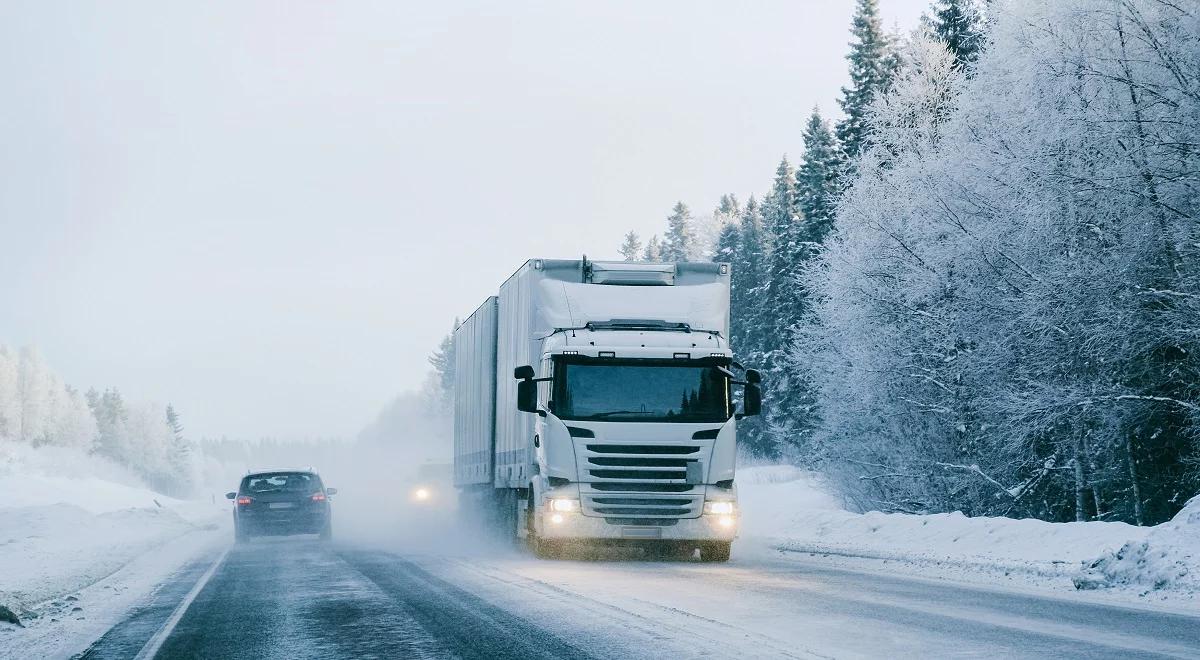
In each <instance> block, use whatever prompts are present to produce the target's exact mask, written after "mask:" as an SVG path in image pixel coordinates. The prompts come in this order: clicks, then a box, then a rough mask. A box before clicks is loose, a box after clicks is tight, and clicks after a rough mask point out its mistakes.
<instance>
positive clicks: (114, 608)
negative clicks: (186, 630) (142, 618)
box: [0, 446, 228, 656]
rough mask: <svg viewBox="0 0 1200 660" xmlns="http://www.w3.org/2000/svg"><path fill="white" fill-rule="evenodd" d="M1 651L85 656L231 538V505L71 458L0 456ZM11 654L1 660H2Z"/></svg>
mask: <svg viewBox="0 0 1200 660" xmlns="http://www.w3.org/2000/svg"><path fill="white" fill-rule="evenodd" d="M0 493H4V494H5V495H4V498H3V499H0V606H4V607H6V608H8V609H9V610H11V611H12V612H14V613H16V615H17V616H18V617H19V618H20V619H21V622H22V625H24V626H25V628H24V629H22V628H18V627H15V626H11V625H7V624H0V647H2V646H11V647H14V648H15V647H18V646H20V647H21V648H25V649H26V650H29V649H31V648H32V649H38V648H44V649H46V650H47V651H49V650H51V649H62V648H74V649H75V650H80V648H81V645H86V644H87V642H89V641H91V639H92V638H94V637H95V636H98V635H99V634H101V633H103V631H104V630H105V629H106V628H107V627H108V625H111V623H112V622H113V621H114V620H115V619H116V618H117V617H119V616H120V615H121V614H122V613H123V612H124V611H125V610H126V609H128V607H130V606H131V605H132V604H133V603H135V602H137V600H138V599H139V598H140V597H141V596H143V595H144V594H145V593H146V592H148V591H149V590H150V589H152V588H153V586H154V585H155V584H156V583H157V582H158V581H160V580H161V579H162V578H163V577H165V576H166V575H168V574H169V573H170V572H171V571H173V570H175V569H176V568H178V567H179V566H180V565H181V564H183V563H184V562H186V561H187V560H188V559H189V558H190V557H192V556H194V555H195V554H196V553H197V552H200V551H202V550H203V549H204V548H207V547H211V545H212V543H213V542H214V541H216V540H217V539H218V538H220V539H224V538H225V536H226V534H225V533H224V532H225V530H224V529H223V528H222V524H223V523H224V522H225V519H226V516H227V515H228V505H227V504H226V503H225V501H224V500H223V499H222V500H221V501H220V502H213V501H212V500H211V499H209V500H208V501H203V502H199V501H182V500H176V499H172V498H168V497H164V496H163V495H160V494H157V493H154V492H153V491H150V490H147V489H146V488H144V487H140V486H138V485H137V482H136V480H134V479H132V478H131V477H130V476H129V475H127V474H124V473H123V472H122V471H121V470H120V469H119V468H117V467H116V466H113V465H111V464H106V463H104V462H102V461H98V460H95V459H92V458H90V457H86V456H82V455H80V454H78V453H75V452H71V451H68V450H52V449H50V450H48V449H46V448H41V449H37V450H34V449H31V448H28V447H14V446H5V447H2V448H0ZM2 655H3V653H0V656H2Z"/></svg>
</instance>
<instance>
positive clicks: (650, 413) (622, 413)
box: [586, 410, 658, 419]
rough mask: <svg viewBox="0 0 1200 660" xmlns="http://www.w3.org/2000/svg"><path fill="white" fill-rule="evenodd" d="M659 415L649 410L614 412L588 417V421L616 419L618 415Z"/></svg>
mask: <svg viewBox="0 0 1200 660" xmlns="http://www.w3.org/2000/svg"><path fill="white" fill-rule="evenodd" d="M657 414H658V413H656V412H651V411H649V410H613V411H612V412H602V413H596V414H595V415H588V416H587V418H586V419H604V418H606V417H614V416H616V415H657Z"/></svg>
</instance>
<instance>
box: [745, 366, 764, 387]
mask: <svg viewBox="0 0 1200 660" xmlns="http://www.w3.org/2000/svg"><path fill="white" fill-rule="evenodd" d="M746 382H747V383H752V384H754V385H758V384H759V383H761V382H762V372H760V371H759V370H758V369H747V370H746Z"/></svg>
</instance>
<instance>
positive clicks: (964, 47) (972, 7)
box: [930, 0, 983, 67]
mask: <svg viewBox="0 0 1200 660" xmlns="http://www.w3.org/2000/svg"><path fill="white" fill-rule="evenodd" d="M930 27H931V28H932V30H933V34H934V36H935V37H937V39H938V40H940V41H941V42H942V43H944V44H945V45H946V48H947V49H948V50H949V51H950V54H951V55H953V56H954V64H955V66H958V67H963V66H966V65H967V64H970V63H971V62H974V61H975V58H976V57H977V56H978V55H979V49H980V48H982V46H983V20H982V14H981V11H980V8H979V5H978V4H977V1H976V0H937V2H935V3H934V5H933V17H932V20H931V26H930Z"/></svg>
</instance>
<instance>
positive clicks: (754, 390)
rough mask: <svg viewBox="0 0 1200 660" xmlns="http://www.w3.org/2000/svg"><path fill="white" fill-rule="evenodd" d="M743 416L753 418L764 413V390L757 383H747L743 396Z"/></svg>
mask: <svg viewBox="0 0 1200 660" xmlns="http://www.w3.org/2000/svg"><path fill="white" fill-rule="evenodd" d="M742 408H743V410H742V416H743V417H751V416H753V415H758V414H761V413H762V389H761V388H760V387H759V386H758V385H757V384H755V383H746V391H745V392H744V394H743V396H742Z"/></svg>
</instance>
